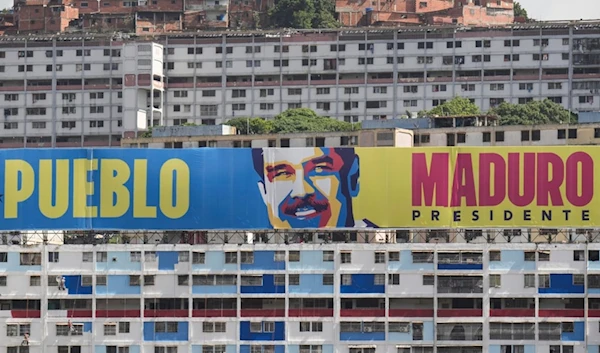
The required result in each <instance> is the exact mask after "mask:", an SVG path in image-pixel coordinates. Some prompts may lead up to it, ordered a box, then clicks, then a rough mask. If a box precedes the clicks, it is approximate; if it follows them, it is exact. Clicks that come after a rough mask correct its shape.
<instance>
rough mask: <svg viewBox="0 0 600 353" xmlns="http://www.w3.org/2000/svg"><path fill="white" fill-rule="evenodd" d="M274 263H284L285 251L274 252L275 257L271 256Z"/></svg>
mask: <svg viewBox="0 0 600 353" xmlns="http://www.w3.org/2000/svg"><path fill="white" fill-rule="evenodd" d="M273 261H274V262H284V261H285V251H275V255H273Z"/></svg>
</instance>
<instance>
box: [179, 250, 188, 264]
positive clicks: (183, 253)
mask: <svg viewBox="0 0 600 353" xmlns="http://www.w3.org/2000/svg"><path fill="white" fill-rule="evenodd" d="M177 260H178V261H179V262H190V253H189V252H188V251H180V252H178V253H177Z"/></svg>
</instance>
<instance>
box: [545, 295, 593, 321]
mask: <svg viewBox="0 0 600 353" xmlns="http://www.w3.org/2000/svg"><path fill="white" fill-rule="evenodd" d="M538 316H539V317H577V318H582V317H585V309H584V299H583V298H540V308H539V311H538Z"/></svg>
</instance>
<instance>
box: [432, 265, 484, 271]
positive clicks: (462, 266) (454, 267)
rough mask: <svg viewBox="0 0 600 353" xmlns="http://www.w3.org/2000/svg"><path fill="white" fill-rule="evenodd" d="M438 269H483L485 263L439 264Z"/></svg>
mask: <svg viewBox="0 0 600 353" xmlns="http://www.w3.org/2000/svg"><path fill="white" fill-rule="evenodd" d="M438 270H461V271H473V270H483V264H438Z"/></svg>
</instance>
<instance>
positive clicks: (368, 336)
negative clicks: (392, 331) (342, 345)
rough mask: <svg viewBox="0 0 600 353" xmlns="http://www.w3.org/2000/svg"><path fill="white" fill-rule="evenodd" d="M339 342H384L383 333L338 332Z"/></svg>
mask: <svg viewBox="0 0 600 353" xmlns="http://www.w3.org/2000/svg"><path fill="white" fill-rule="evenodd" d="M340 341H385V332H340Z"/></svg>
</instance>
